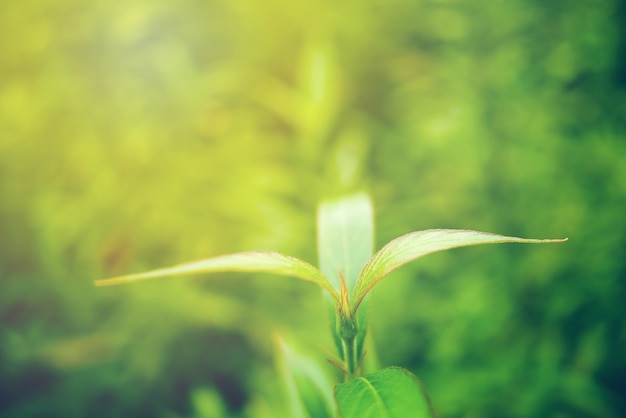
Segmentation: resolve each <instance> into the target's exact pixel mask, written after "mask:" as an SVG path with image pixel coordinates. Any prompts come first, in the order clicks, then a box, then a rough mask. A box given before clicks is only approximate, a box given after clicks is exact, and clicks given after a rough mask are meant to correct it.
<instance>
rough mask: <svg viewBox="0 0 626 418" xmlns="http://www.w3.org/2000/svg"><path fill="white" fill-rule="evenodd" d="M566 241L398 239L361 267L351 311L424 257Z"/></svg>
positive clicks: (443, 235) (444, 235)
mask: <svg viewBox="0 0 626 418" xmlns="http://www.w3.org/2000/svg"><path fill="white" fill-rule="evenodd" d="M566 240H567V238H566V239H544V240H542V239H525V238H517V237H507V236H503V235H497V234H491V233H488V232H478V231H470V230H463V229H428V230H426V231H417V232H412V233H410V234H406V235H403V236H401V237H398V238H396V239H394V240H392V241H391V242H389V243H388V244H387V245H385V246H384V247H383V248H382V249H381V250H380V251H378V252H377V253H376V254H374V256H373V257H372V258H371V259H370V261H369V262H368V263H367V264H366V265H365V267H363V270H362V271H361V274H360V275H359V279H358V281H357V284H356V287H355V289H354V295H353V299H352V300H353V301H354V306H353V309H355V310H356V309H357V308H358V306H359V304H360V303H361V301H362V300H363V298H364V297H365V295H366V294H367V292H369V291H370V290H371V289H372V287H374V285H376V283H378V282H379V281H380V280H381V279H382V278H383V277H385V276H386V275H388V274H389V273H391V272H392V271H394V270H395V269H397V268H398V267H400V266H403V265H404V264H406V263H408V262H410V261H413V260H415V259H417V258H419V257H422V256H424V255H427V254H430V253H434V252H437V251H442V250H448V249H451V248H457V247H465V246H469V245H480V244H496V243H504V242H520V243H530V244H541V243H550V242H563V241H566Z"/></svg>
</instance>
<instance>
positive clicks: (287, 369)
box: [275, 335, 335, 418]
mask: <svg viewBox="0 0 626 418" xmlns="http://www.w3.org/2000/svg"><path fill="white" fill-rule="evenodd" d="M275 341H276V345H277V348H278V350H279V352H280V353H281V356H280V360H281V361H280V371H281V375H282V377H283V380H284V382H285V386H286V389H287V394H288V396H289V404H290V410H291V414H290V416H291V417H293V418H333V417H334V416H335V404H334V402H333V394H332V383H331V381H330V379H329V378H328V376H326V375H325V374H324V373H323V370H322V368H320V367H319V365H318V364H317V363H316V362H315V360H314V359H312V358H310V357H308V356H305V355H304V354H302V353H300V352H298V351H297V350H296V349H295V348H294V347H292V346H291V345H289V344H287V343H286V342H285V341H284V340H283V339H282V338H281V337H280V336H278V335H276V336H275Z"/></svg>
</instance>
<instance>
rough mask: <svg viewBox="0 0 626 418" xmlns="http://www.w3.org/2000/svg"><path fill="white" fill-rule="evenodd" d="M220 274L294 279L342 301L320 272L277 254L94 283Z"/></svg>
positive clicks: (235, 256) (203, 262)
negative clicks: (245, 274) (234, 273)
mask: <svg viewBox="0 0 626 418" xmlns="http://www.w3.org/2000/svg"><path fill="white" fill-rule="evenodd" d="M219 272H259V273H274V274H279V275H282V276H292V277H296V278H299V279H302V280H307V281H310V282H313V283H315V284H317V285H318V286H320V287H321V288H322V289H325V290H327V291H328V292H329V293H330V295H331V296H332V297H333V298H334V299H335V300H339V296H338V294H337V291H336V290H335V289H334V288H333V286H332V285H331V284H330V282H329V281H328V279H327V278H326V276H324V275H323V274H322V272H321V271H319V270H318V269H317V268H315V267H313V266H312V265H310V264H309V263H307V262H305V261H303V260H300V259H299V258H295V257H290V256H287V255H283V254H280V253H277V252H274V251H247V252H242V253H235V254H229V255H222V256H218V257H212V258H205V259H203V260H198V261H192V262H189V263H183V264H178V265H175V266H172V267H165V268H161V269H157V270H152V271H147V272H144V273H137V274H129V275H125V276H119V277H113V278H111V279H104V280H96V281H95V284H96V286H109V285H116V284H122V283H128V282H133V281H136V280H144V279H156V278H159V277H165V276H175V275H183V274H198V273H219Z"/></svg>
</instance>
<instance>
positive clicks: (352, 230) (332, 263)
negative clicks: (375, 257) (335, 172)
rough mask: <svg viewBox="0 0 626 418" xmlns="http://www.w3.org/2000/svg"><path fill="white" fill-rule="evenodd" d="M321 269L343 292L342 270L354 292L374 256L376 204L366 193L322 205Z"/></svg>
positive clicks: (319, 225) (319, 232)
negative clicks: (373, 203) (373, 204)
mask: <svg viewBox="0 0 626 418" xmlns="http://www.w3.org/2000/svg"><path fill="white" fill-rule="evenodd" d="M317 249H318V256H319V262H320V270H321V271H322V273H324V274H325V275H326V277H328V278H329V279H330V281H331V283H332V284H333V286H334V287H335V289H337V290H339V288H340V286H341V283H340V279H339V275H338V271H339V270H341V272H342V273H343V277H344V278H345V280H346V285H347V287H348V290H349V291H350V292H352V289H354V286H355V284H356V280H357V277H358V275H359V272H360V271H361V269H362V268H363V266H364V265H365V263H367V261H368V260H369V259H370V257H371V256H372V254H373V253H374V220H373V209H372V202H371V201H370V199H369V196H368V195H367V194H365V193H359V194H355V195H351V196H348V197H344V198H341V199H337V200H329V201H325V202H322V203H321V204H320V206H319V209H318V215H317Z"/></svg>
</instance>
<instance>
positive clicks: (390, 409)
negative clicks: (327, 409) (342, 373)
mask: <svg viewBox="0 0 626 418" xmlns="http://www.w3.org/2000/svg"><path fill="white" fill-rule="evenodd" d="M335 400H336V401H337V408H338V411H339V416H340V417H341V418H433V417H435V412H434V410H433V407H432V405H431V403H430V399H429V398H428V394H427V393H426V390H425V389H424V387H423V385H422V383H421V382H420V381H419V379H418V378H417V377H415V375H413V374H412V373H410V372H409V371H407V370H404V369H401V368H399V367H389V368H386V369H383V370H380V371H378V372H376V373H371V374H368V375H366V376H363V377H359V378H357V379H354V380H351V381H349V382H347V383H342V384H339V385H337V386H335Z"/></svg>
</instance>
